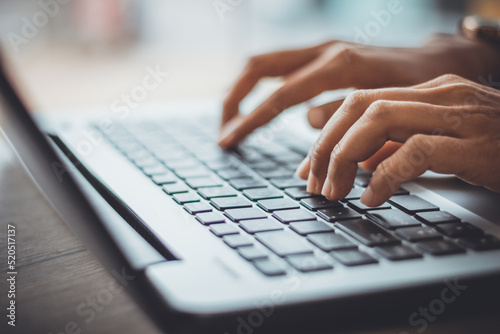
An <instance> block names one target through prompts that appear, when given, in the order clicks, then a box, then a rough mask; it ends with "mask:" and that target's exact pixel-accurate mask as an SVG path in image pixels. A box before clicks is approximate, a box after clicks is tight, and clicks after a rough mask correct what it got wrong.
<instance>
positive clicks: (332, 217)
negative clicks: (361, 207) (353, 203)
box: [318, 207, 361, 222]
mask: <svg viewBox="0 0 500 334" xmlns="http://www.w3.org/2000/svg"><path fill="white" fill-rule="evenodd" d="M318 216H319V217H321V218H323V219H324V220H326V221H329V222H336V221H342V220H349V219H359V218H361V214H359V213H357V212H356V211H354V210H353V209H350V208H346V207H338V208H331V209H323V210H319V211H318Z"/></svg>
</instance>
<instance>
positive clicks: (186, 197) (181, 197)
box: [172, 193, 200, 205]
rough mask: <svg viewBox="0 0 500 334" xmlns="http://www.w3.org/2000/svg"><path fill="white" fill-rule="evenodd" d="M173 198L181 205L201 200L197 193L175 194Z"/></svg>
mask: <svg viewBox="0 0 500 334" xmlns="http://www.w3.org/2000/svg"><path fill="white" fill-rule="evenodd" d="M172 198H173V199H174V201H176V202H177V204H180V205H184V204H186V203H193V202H199V201H200V197H199V196H198V195H197V194H195V193H182V194H175V195H174V196H173V197H172Z"/></svg>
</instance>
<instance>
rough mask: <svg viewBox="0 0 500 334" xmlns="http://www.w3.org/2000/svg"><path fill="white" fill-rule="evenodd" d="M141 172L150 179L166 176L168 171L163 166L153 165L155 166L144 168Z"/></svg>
mask: <svg viewBox="0 0 500 334" xmlns="http://www.w3.org/2000/svg"><path fill="white" fill-rule="evenodd" d="M142 172H143V173H144V174H146V175H147V176H149V177H151V176H154V175H163V174H168V173H170V171H169V170H168V168H167V167H165V166H163V165H155V166H148V167H144V168H143V169H142Z"/></svg>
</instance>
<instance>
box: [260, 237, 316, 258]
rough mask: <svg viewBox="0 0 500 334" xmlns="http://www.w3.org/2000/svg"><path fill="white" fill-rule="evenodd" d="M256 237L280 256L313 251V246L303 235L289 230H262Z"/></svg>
mask: <svg viewBox="0 0 500 334" xmlns="http://www.w3.org/2000/svg"><path fill="white" fill-rule="evenodd" d="M255 236H256V239H257V240H258V241H259V242H261V243H262V244H263V245H264V246H266V247H267V248H269V249H270V250H271V251H272V252H273V253H275V254H276V255H278V256H282V257H283V256H287V255H294V254H307V253H312V252H313V249H312V247H311V246H310V245H309V244H308V243H307V242H306V241H305V240H304V239H303V238H301V237H299V236H298V235H296V234H292V233H291V232H288V231H273V232H262V233H257V234H255Z"/></svg>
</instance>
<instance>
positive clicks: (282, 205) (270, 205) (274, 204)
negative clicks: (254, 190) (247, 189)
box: [257, 198, 300, 212]
mask: <svg viewBox="0 0 500 334" xmlns="http://www.w3.org/2000/svg"><path fill="white" fill-rule="evenodd" d="M257 205H258V206H259V207H261V208H262V209H264V210H265V211H267V212H273V211H276V210H288V209H298V208H300V206H299V204H298V203H297V202H295V201H293V200H291V199H289V198H275V199H265V200H262V201H259V202H258V203H257Z"/></svg>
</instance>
